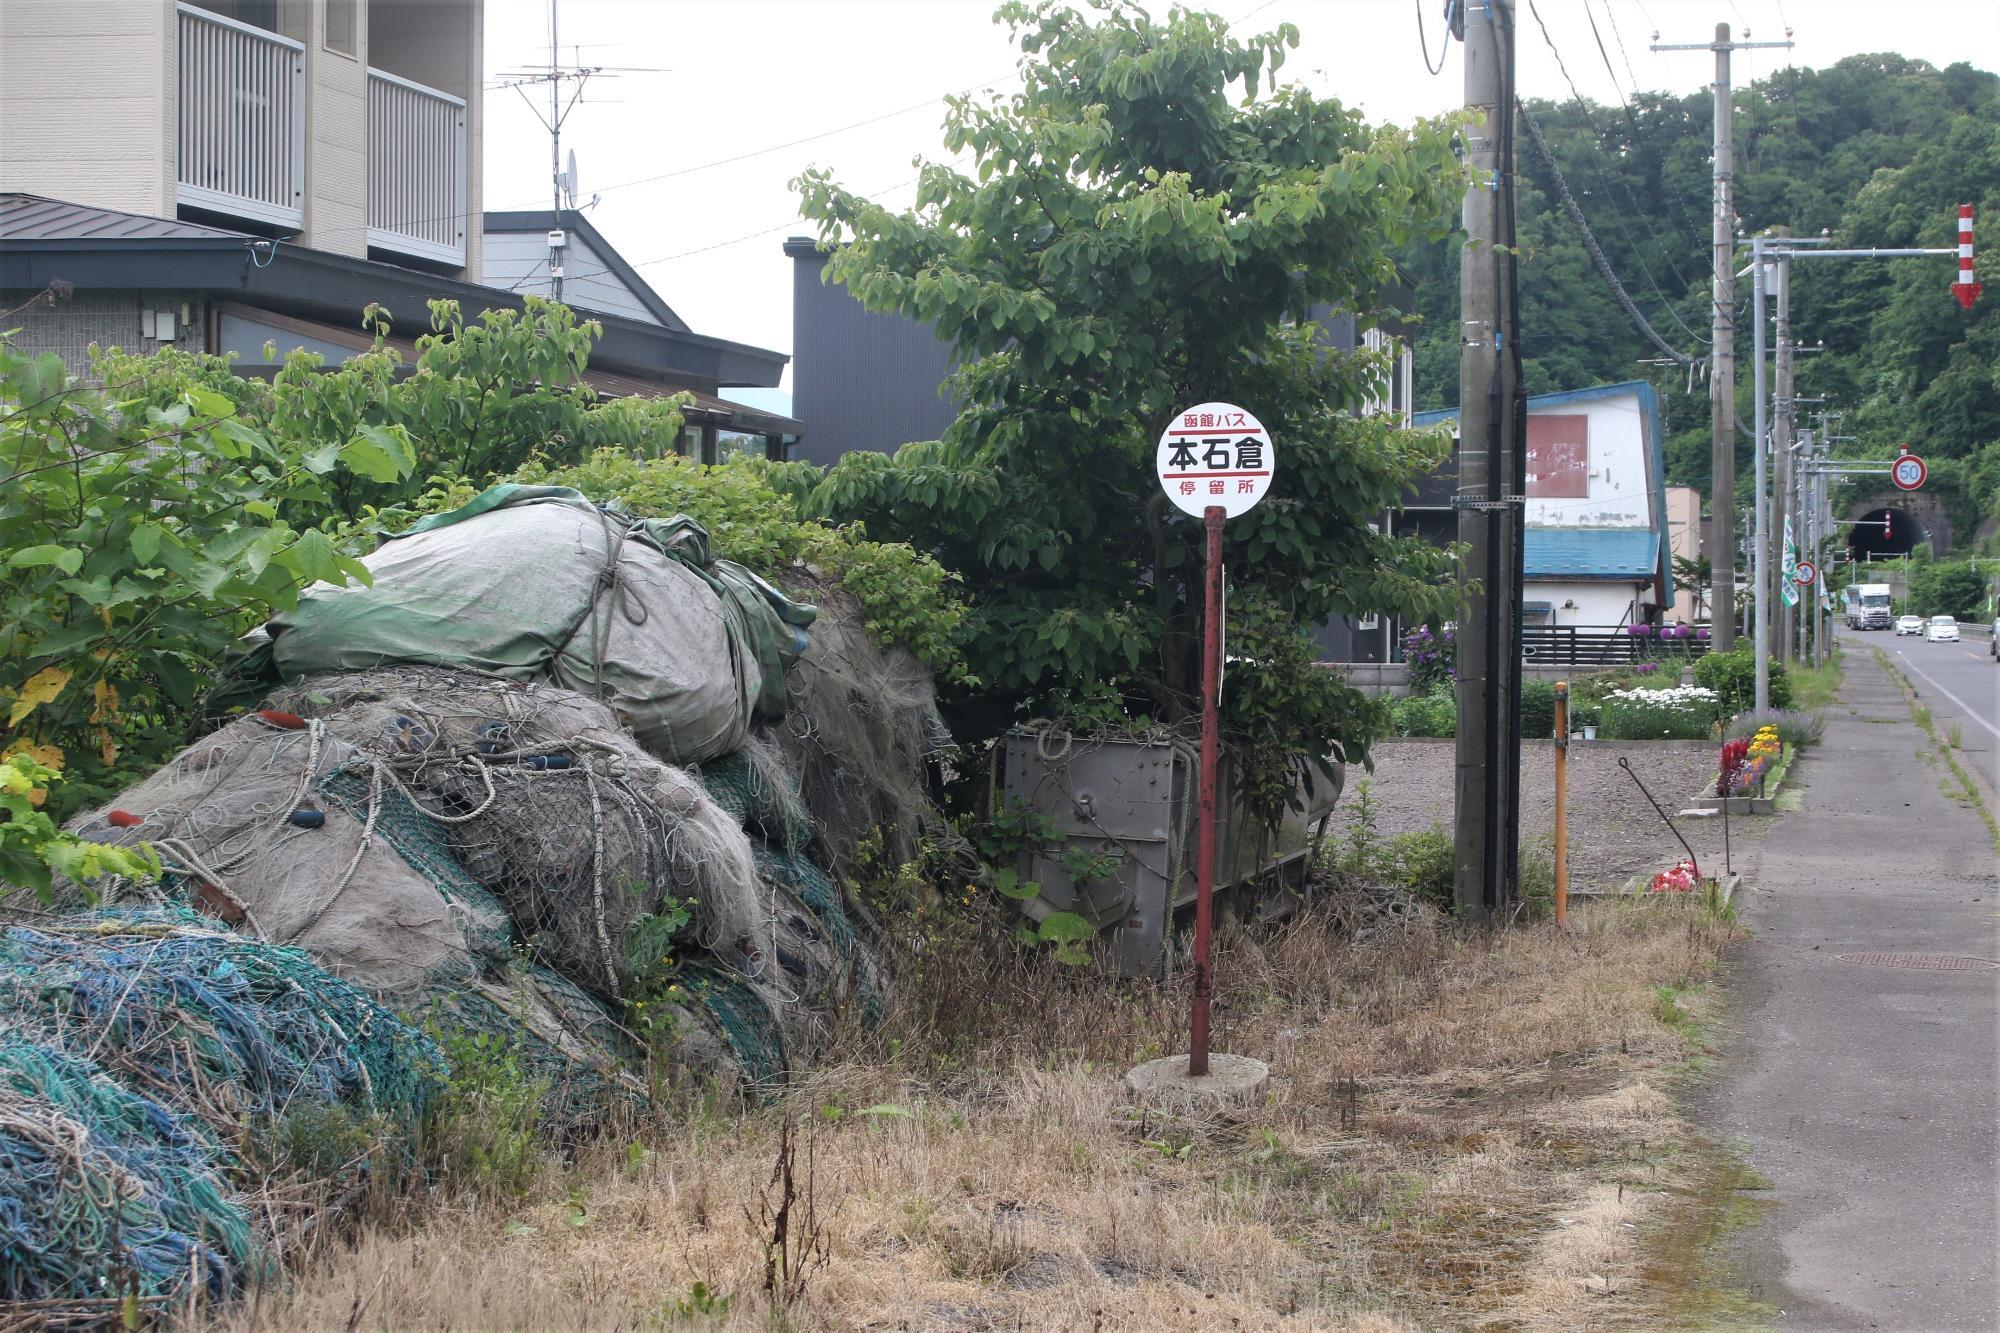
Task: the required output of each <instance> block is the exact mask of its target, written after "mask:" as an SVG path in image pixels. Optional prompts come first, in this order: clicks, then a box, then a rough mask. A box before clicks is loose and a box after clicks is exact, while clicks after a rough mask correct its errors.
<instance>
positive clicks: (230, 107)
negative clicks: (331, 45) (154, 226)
mask: <svg viewBox="0 0 2000 1333" xmlns="http://www.w3.org/2000/svg"><path fill="white" fill-rule="evenodd" d="M176 8H177V9H178V11H179V16H178V19H177V24H178V28H177V36H178V39H179V63H180V76H179V96H178V98H177V99H176V103H177V106H178V111H177V124H176V131H177V143H178V146H179V152H178V155H177V161H178V167H177V170H176V176H177V182H176V184H177V187H178V188H177V191H176V194H177V197H178V199H179V201H180V202H181V203H183V204H186V205H188V206H190V207H193V208H202V209H209V210H212V211H214V212H217V213H224V214H227V215H229V216H231V217H238V218H247V219H250V220H252V221H256V222H265V223H270V224H272V225H275V226H279V227H297V226H299V225H300V224H301V223H302V222H303V221H304V218H305V179H306V173H305V162H306V100H305V98H306V56H305V47H304V45H302V44H301V43H299V42H295V41H293V40H292V39H291V38H289V37H281V36H279V35H278V34H277V33H274V32H267V31H265V30H264V29H262V28H256V27H252V26H251V25H249V24H247V23H238V22H237V21H236V20H235V19H229V18H224V17H222V15H220V14H212V13H210V12H209V11H208V10H205V9H197V8H196V7H195V6H193V5H189V4H181V5H178V6H176Z"/></svg>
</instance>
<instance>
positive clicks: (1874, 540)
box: [1847, 508, 1930, 561]
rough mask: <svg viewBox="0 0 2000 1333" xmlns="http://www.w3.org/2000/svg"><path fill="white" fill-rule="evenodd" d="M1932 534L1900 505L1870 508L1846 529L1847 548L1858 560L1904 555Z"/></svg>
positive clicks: (1900, 556)
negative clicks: (1893, 507) (1894, 507)
mask: <svg viewBox="0 0 2000 1333" xmlns="http://www.w3.org/2000/svg"><path fill="white" fill-rule="evenodd" d="M1929 537H1930V534H1929V533H1927V532H1925V531H1924V525H1923V524H1921V523H1919V522H1917V520H1916V517H1915V516H1914V515H1912V514H1908V513H1905V512H1904V511H1903V510H1901V509H1887V508H1884V509H1871V510H1869V511H1868V512H1867V513H1865V514H1862V515H1860V516H1859V517H1858V518H1857V520H1856V524H1855V526H1854V527H1851V528H1849V529H1848V530H1847V551H1848V554H1849V555H1851V556H1852V557H1853V558H1854V559H1855V560H1857V561H1866V560H1869V559H1875V560H1883V559H1888V558H1891V557H1894V558H1896V559H1901V558H1902V557H1903V556H1906V555H1908V554H1909V553H1910V552H1911V551H1912V550H1914V549H1915V548H1916V545H1917V543H1919V542H1922V541H1928V540H1929Z"/></svg>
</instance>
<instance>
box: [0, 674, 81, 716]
mask: <svg viewBox="0 0 2000 1333" xmlns="http://www.w3.org/2000/svg"><path fill="white" fill-rule="evenodd" d="M70 674H71V673H70V671H69V669H68V668H67V667H53V666H52V667H43V668H42V669H41V670H40V671H37V672H36V673H35V674H34V675H32V676H30V677H28V679H27V680H26V681H24V682H22V685H21V688H20V690H19V691H18V692H17V693H16V694H15V695H14V709H13V712H12V713H11V714H10V715H9V716H8V718H7V725H8V726H10V727H18V726H20V725H21V719H22V718H25V717H26V716H28V714H30V713H32V712H34V711H35V710H36V709H37V708H40V707H41V706H42V705H43V704H47V703H54V702H55V701H56V699H57V698H58V697H60V696H61V694H62V692H63V690H64V689H66V688H68V686H69V681H70Z"/></svg>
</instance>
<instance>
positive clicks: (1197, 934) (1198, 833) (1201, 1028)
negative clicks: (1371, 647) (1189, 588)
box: [1188, 505, 1224, 1078]
mask: <svg viewBox="0 0 2000 1333" xmlns="http://www.w3.org/2000/svg"><path fill="white" fill-rule="evenodd" d="M1223 517H1224V515H1223V512H1222V506H1221V505H1210V506H1209V507H1208V509H1207V510H1206V511H1205V512H1204V513H1203V515H1202V522H1203V524H1204V525H1205V526H1206V527H1207V529H1208V571H1207V573H1208V577H1207V580H1206V582H1207V591H1206V595H1205V596H1204V598H1203V603H1202V607H1203V609H1202V618H1201V805H1200V808H1199V810H1198V811H1197V813H1196V816H1195V840H1194V849H1195V850H1194V855H1195V872H1194V876H1195V877H1194V884H1195V891H1194V892H1195V897H1194V1013H1193V1016H1192V1018H1191V1019H1190V1021H1189V1025H1188V1026H1189V1040H1188V1074H1189V1075H1190V1076H1191V1077H1195V1078H1199V1077H1201V1076H1202V1075H1204V1074H1206V1073H1208V1006H1209V994H1210V981H1211V976H1210V972H1209V962H1208V951H1209V933H1210V929H1211V922H1212V920H1213V913H1214V908H1213V899H1214V897H1215V770H1216V763H1217V759H1218V752H1219V750H1220V749H1221V742H1220V738H1219V736H1218V734H1217V733H1218V730H1219V723H1218V721H1217V717H1216V712H1217V709H1216V704H1217V696H1218V695H1219V694H1220V693H1221V679H1222V520H1223Z"/></svg>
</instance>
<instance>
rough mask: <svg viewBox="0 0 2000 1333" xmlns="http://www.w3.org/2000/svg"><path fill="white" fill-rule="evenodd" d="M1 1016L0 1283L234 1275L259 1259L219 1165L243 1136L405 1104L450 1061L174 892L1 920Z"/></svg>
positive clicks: (154, 1284)
mask: <svg viewBox="0 0 2000 1333" xmlns="http://www.w3.org/2000/svg"><path fill="white" fill-rule="evenodd" d="M0 1028H4V1030H5V1036H4V1038H0V1235H4V1237H5V1240H6V1247H5V1255H4V1257H0V1301H7V1300H17V1301H18V1300H38V1299H77V1300H94V1299H99V1298H102V1297H103V1296H105V1295H106V1294H107V1293H111V1292H134V1293H136V1294H138V1295H141V1296H156V1295H165V1296H178V1295H179V1294H181V1293H184V1292H185V1291H186V1290H187V1289H188V1287H189V1285H190V1284H197V1285H199V1287H200V1288H201V1289H202V1291H203V1292H204V1293H205V1294H206V1295H208V1296H209V1297H211V1298H214V1299H221V1298H223V1297H225V1296H227V1295H229V1294H230V1293H231V1292H234V1291H236V1290H238V1289H239V1288H241V1287H242V1286H243V1284H244V1283H246V1282H248V1281H252V1280H255V1279H256V1278H258V1277H259V1276H261V1275H262V1272H263V1264H262V1261H261V1260H260V1259H259V1257H258V1253H257V1248H256V1246H255V1243H254V1241H253V1240H252V1233H251V1230H250V1227H249V1224H248V1222H247V1221H246V1220H245V1218H244V1216H243V1213H242V1211H241V1209H240V1207H239V1206H238V1205H237V1204H235V1203H234V1202H233V1201H232V1200H231V1198H230V1196H229V1192H228V1187H227V1184H226V1183H225V1182H226V1179H227V1177H228V1176H229V1175H230V1174H231V1173H232V1172H234V1171H235V1170H236V1169H237V1168H238V1166H239V1165H240V1162H239V1158H238V1157H237V1152H238V1151H239V1150H240V1149H241V1148H242V1147H243V1146H245V1144H246V1143H247V1142H248V1140H250V1139H251V1138H252V1137H254V1136H258V1135H262V1134H264V1133H266V1132H268V1131H269V1130H270V1129H272V1128H274V1127H275V1125H276V1123H277V1122H278V1121H279V1120H281V1119H282V1118H283V1117H284V1116H285V1115H286V1114H287V1113H289V1112H291V1111H294V1110H299V1109H304V1108H307V1107H325V1106H332V1105H336V1104H337V1105H343V1106H348V1107H354V1108H357V1109H361V1110H363V1111H367V1112H377V1113H381V1114H384V1115H386V1116H388V1117H389V1118H390V1119H391V1120H392V1121H393V1122H395V1123H400V1124H411V1123H413V1122H414V1121H415V1120H416V1119H417V1118H418V1117H421V1116H422V1115H423V1114H424V1113H425V1111H426V1109H427V1108H428V1107H429V1106H430V1104H431V1102H432V1101H433V1100H434V1098H435V1097H436V1095H437V1093H438V1091H439V1089H440V1088H441V1087H442V1086H443V1081H444V1077H445V1063H444V1059H443V1057H442V1055H441V1054H440V1052H439V1051H438V1049H437V1047H436V1046H435V1044H434V1043H432V1042H431V1041H430V1040H429V1039H428V1038H426V1037H424V1036H423V1035H422V1034H420V1033H418V1032H416V1031H413V1030H412V1029H411V1028H410V1027H409V1026H408V1025H406V1024H405V1023H403V1022H402V1021H401V1020H399V1019H397V1018H396V1017H394V1016H393V1015H391V1014H390V1013H389V1012H388V1011H386V1010H384V1009H383V1008H382V1007H381V1006H379V1005H378V1004H376V1003H375V1002H374V1001H373V1000H371V999H370V998H369V997H368V996H367V995H365V994H363V993H362V992H361V991H359V990H357V989H355V988H354V987H353V986H352V985H350V984H348V983H347V982H344V981H342V980H340V979H339V978H337V977H334V976H332V975H330V974H329V973H327V972H326V971H325V970H324V969H322V968H321V967H319V965H318V964H316V963H314V962H313V960H312V959H311V958H310V957H309V956H308V955H307V954H305V953H304V952H303V951H301V950H299V949H294V948H286V947H280V946H275V945H269V944H263V943H260V942H258V941H256V940H251V939H246V938H244V937H242V936H238V935H232V934H229V933H227V932H225V931H222V930H219V929H217V928H216V926H215V924H214V923H213V922H211V921H209V920H208V919H207V918H204V917H202V916H199V915H197V914H196V913H194V912H191V911H187V910H185V909H178V908H141V909H126V910H107V911H100V912H86V913H80V914H77V915H74V916H69V917H64V918H61V919H60V920H58V921H54V922H41V923H38V924H36V925H32V926H30V925H12V926H8V927H6V928H5V929H4V930H0ZM406 1137H407V1136H406Z"/></svg>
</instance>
